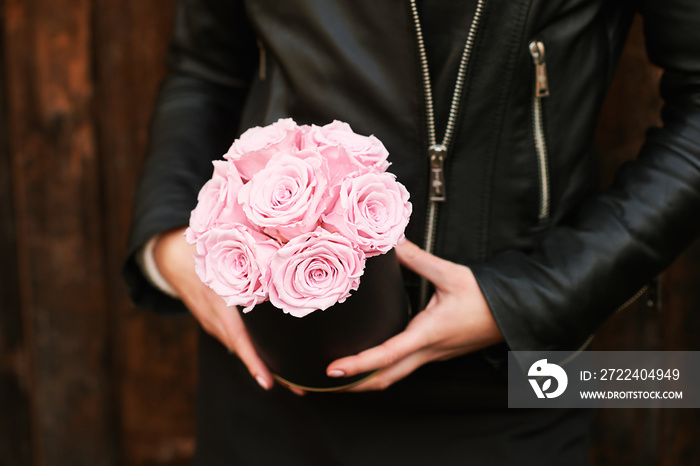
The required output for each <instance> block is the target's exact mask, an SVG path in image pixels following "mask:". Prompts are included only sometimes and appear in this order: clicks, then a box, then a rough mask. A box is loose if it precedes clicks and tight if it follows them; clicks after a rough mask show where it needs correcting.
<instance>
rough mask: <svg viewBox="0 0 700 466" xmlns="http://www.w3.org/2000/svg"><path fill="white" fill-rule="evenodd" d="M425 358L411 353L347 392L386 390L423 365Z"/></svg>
mask: <svg viewBox="0 0 700 466" xmlns="http://www.w3.org/2000/svg"><path fill="white" fill-rule="evenodd" d="M425 362H426V357H425V355H424V354H423V353H422V352H421V353H413V354H411V355H409V356H407V357H405V358H404V359H402V360H400V361H398V362H397V363H396V364H393V365H391V366H389V367H387V368H385V369H382V370H380V371H379V372H377V373H376V374H374V375H372V376H371V377H370V378H369V379H367V381H365V382H362V383H361V384H358V385H355V386H354V387H352V388H350V389H348V390H347V391H349V392H367V391H373V390H386V389H387V388H389V387H390V386H391V385H393V384H394V383H396V382H398V381H399V380H401V379H403V378H405V377H407V376H408V375H409V374H411V373H412V372H413V371H415V370H416V369H418V368H419V367H420V366H422V365H423V364H425Z"/></svg>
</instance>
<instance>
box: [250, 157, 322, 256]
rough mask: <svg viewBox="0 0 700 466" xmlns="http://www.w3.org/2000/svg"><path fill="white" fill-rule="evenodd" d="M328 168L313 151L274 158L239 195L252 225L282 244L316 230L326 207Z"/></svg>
mask: <svg viewBox="0 0 700 466" xmlns="http://www.w3.org/2000/svg"><path fill="white" fill-rule="evenodd" d="M326 186H327V164H326V161H325V160H324V159H323V158H322V157H321V155H320V154H319V153H318V152H316V151H314V150H311V149H308V150H301V151H296V150H295V149H292V150H286V151H282V152H280V153H278V154H277V155H275V156H274V157H273V158H272V159H271V160H270V161H269V163H268V164H267V166H266V167H265V168H264V169H263V170H260V171H259V172H258V173H256V174H255V176H253V179H251V180H250V181H249V182H248V183H247V184H245V185H243V187H242V188H241V189H240V191H239V192H238V202H239V203H240V204H241V206H242V208H243V212H245V214H246V216H247V217H248V219H249V220H250V222H251V223H252V224H253V225H256V226H257V227H259V228H261V229H262V230H263V231H264V232H265V233H267V234H268V235H270V236H274V237H276V238H278V239H279V240H280V241H282V242H286V241H287V240H289V239H291V238H293V237H294V236H298V235H300V234H303V233H307V232H310V231H313V230H315V229H316V227H317V226H318V225H319V223H320V222H319V219H320V217H321V214H323V210H324V208H325V206H326V202H327V195H326Z"/></svg>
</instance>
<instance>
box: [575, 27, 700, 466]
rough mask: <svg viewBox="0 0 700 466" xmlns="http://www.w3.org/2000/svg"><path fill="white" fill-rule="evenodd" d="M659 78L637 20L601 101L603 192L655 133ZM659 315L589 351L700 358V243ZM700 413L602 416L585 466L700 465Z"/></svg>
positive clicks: (644, 314) (627, 320)
mask: <svg viewBox="0 0 700 466" xmlns="http://www.w3.org/2000/svg"><path fill="white" fill-rule="evenodd" d="M660 77H661V70H660V69H658V68H655V67H653V66H651V65H650V64H649V61H648V59H647V55H646V50H645V47H644V39H643V35H642V24H641V21H640V18H637V19H636V21H635V22H634V24H633V27H632V31H631V34H630V37H629V40H628V43H627V45H626V48H625V51H624V54H623V56H622V60H621V63H620V66H619V69H618V71H617V74H616V76H615V79H614V81H613V83H612V86H611V89H610V93H609V95H608V97H607V99H606V102H605V106H604V108H603V114H602V116H601V120H600V124H599V126H598V134H597V139H598V145H599V148H600V152H601V168H602V174H603V183H604V185H605V186H607V185H609V184H610V183H611V182H612V179H613V176H614V173H615V171H616V170H617V168H618V167H619V166H620V165H622V164H623V163H624V162H626V161H628V160H631V159H633V158H635V157H636V155H637V154H638V152H639V149H640V148H641V146H642V144H643V142H644V135H645V132H646V130H647V128H649V127H651V126H660V124H661V121H660V111H661V106H662V101H661V98H660V96H659V94H658V86H659V80H660ZM659 281H660V284H661V288H660V291H661V293H660V307H656V308H652V307H649V306H648V305H647V300H648V298H649V293H647V294H645V295H644V296H642V297H641V298H640V299H639V300H637V302H635V303H634V304H633V305H631V306H630V307H628V308H627V309H625V310H624V311H622V312H620V313H617V314H616V315H614V316H613V317H612V318H611V319H610V320H608V321H607V322H606V323H605V324H604V326H603V327H602V328H601V329H600V331H599V332H598V333H597V334H596V337H595V339H594V341H593V344H592V347H593V349H595V350H611V351H623V350H629V351H656V350H684V351H697V350H700V345H698V338H697V335H698V334H700V314H698V312H699V311H700V300H699V298H698V290H700V242H696V244H694V245H692V246H691V247H690V248H689V249H688V250H687V251H686V252H685V253H684V254H683V255H682V256H681V257H680V258H679V259H678V260H677V261H676V262H675V263H674V264H673V265H672V266H671V267H669V268H668V269H667V270H666V271H665V272H664V273H663V274H662V275H661V276H660V277H659ZM698 421H700V416H698V413H697V410H671V409H666V410H659V409H624V410H622V409H608V410H604V409H601V410H599V411H598V416H597V421H596V424H595V426H594V430H593V438H594V444H593V448H592V451H591V457H590V460H589V464H590V465H591V466H593V465H595V466H607V465H611V466H612V465H615V466H617V465H674V466H684V465H688V466H690V465H696V464H698V462H699V461H700V447H698V442H697V439H698V438H699V437H700V422H698Z"/></svg>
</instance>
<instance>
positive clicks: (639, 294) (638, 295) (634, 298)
mask: <svg viewBox="0 0 700 466" xmlns="http://www.w3.org/2000/svg"><path fill="white" fill-rule="evenodd" d="M652 286H653V285H644V286H643V287H642V288H641V289H640V290H639V291H637V293H636V294H635V295H634V296H632V297H631V298H630V299H628V300H627V301H625V302H624V303H622V305H621V306H620V307H618V308H617V309H615V314H617V313H619V312H622V311H624V310H625V309H627V308H628V307H630V306H631V305H632V304H634V303H635V302H636V301H637V300H638V299H639V298H641V297H642V296H644V293H646V292H647V291H648V290H649V289H651V288H652ZM647 306H649V307H654V306H652V305H650V304H649V303H648V302H647ZM594 336H595V335H591V336H589V337H588V339H587V340H586V341H585V342H584V343H583V344H582V345H581V346H580V347H579V348H578V349H577V350H576V351H574V352H573V353H572V354H571V355H569V356H568V357H566V358H565V359H564V360H563V361H561V362H559V363H558V364H559V365H561V366H563V365H565V364H568V363H569V362H571V361H572V360H573V359H575V358H576V357H577V356H578V355H579V354H581V352H582V351H584V350H585V349H586V348H587V347H588V346H589V345H590V344H591V342H592V341H593V337H594Z"/></svg>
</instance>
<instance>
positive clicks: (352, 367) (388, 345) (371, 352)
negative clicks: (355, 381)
mask: <svg viewBox="0 0 700 466" xmlns="http://www.w3.org/2000/svg"><path fill="white" fill-rule="evenodd" d="M414 328H415V327H413V326H411V325H409V326H408V327H407V328H406V330H404V331H403V332H401V333H399V334H398V335H396V336H394V337H392V338H390V339H389V340H387V341H385V342H384V343H382V344H381V345H379V346H375V347H374V348H370V349H368V350H365V351H363V352H361V353H359V354H356V355H354V356H348V357H346V358H342V359H338V360H337V361H333V362H332V363H331V364H330V365H329V366H328V369H327V370H326V373H327V374H328V376H330V377H348V376H352V375H356V374H361V373H363V372H369V371H374V370H377V369H383V368H385V367H388V366H391V365H392V364H394V363H396V362H397V361H399V360H401V359H403V358H404V357H406V356H407V355H409V354H411V353H414V352H415V351H418V350H419V349H420V348H422V347H423V346H424V338H422V336H421V334H420V333H419V332H417V331H415V330H414Z"/></svg>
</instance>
